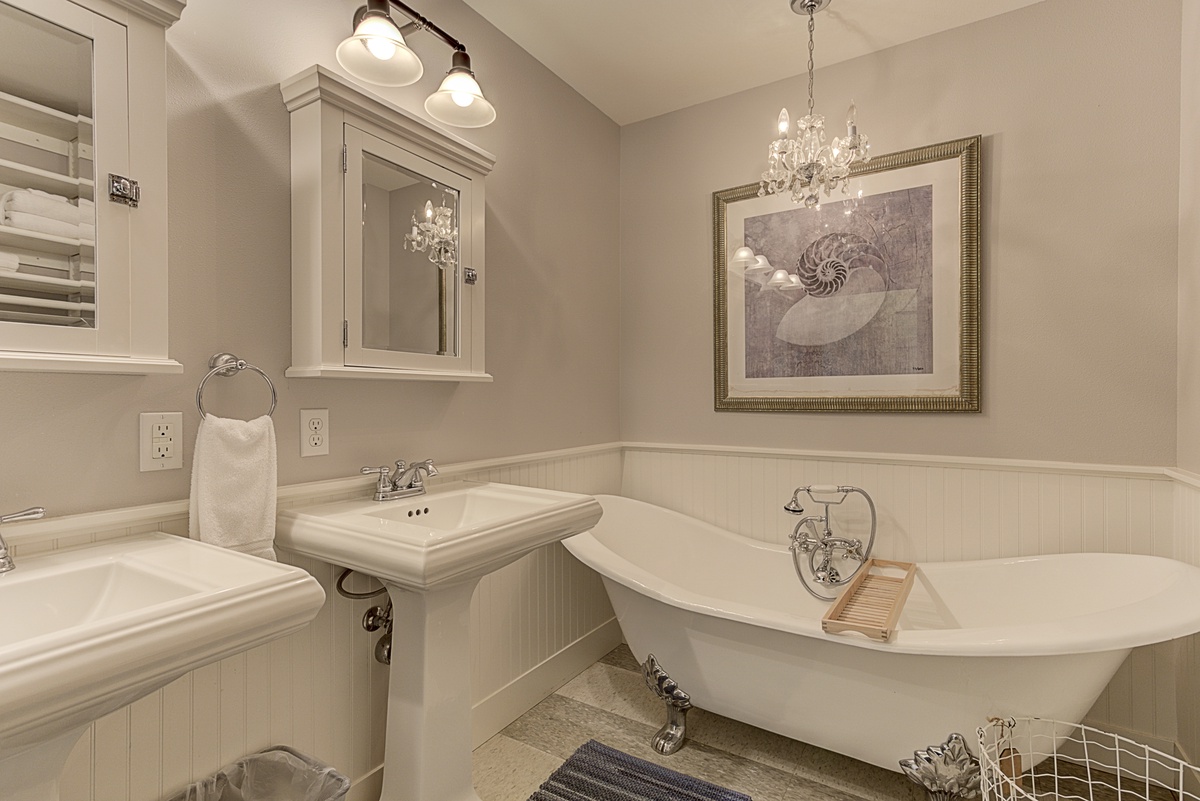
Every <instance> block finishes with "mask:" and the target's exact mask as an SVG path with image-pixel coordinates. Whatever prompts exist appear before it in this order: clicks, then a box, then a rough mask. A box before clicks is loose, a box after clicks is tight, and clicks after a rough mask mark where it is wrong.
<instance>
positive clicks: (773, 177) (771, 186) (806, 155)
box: [758, 0, 871, 208]
mask: <svg viewBox="0 0 1200 801" xmlns="http://www.w3.org/2000/svg"><path fill="white" fill-rule="evenodd" d="M830 2H831V0H791V4H792V11H795V12H796V13H797V14H808V115H807V116H805V117H802V118H801V119H799V120H797V121H796V136H795V137H794V138H793V137H792V136H790V133H791V118H790V117H788V111H787V109H786V108H785V109H783V110H782V111H780V112H779V138H778V139H776V140H775V141H774V142H772V143H771V145H770V148H769V149H768V151H767V171H766V172H764V173H763V174H762V181H761V182H760V183H759V185H758V196H759V197H762V196H764V195H766V194H767V193H770V194H773V195H774V194H783V193H784V192H790V193H791V195H792V202H793V203H803V204H804V205H805V206H806V207H808V208H812V207H814V206H817V205H820V203H821V194H822V193H824V195H825V196H826V197H828V196H829V194H830V192H832V191H833V190H835V189H838V188H840V189H841V190H842V193H843V194H849V193H850V166H851V165H852V164H855V163H857V162H866V161H870V160H871V153H870V150H871V146H870V144H868V143H867V137H866V136H865V135H863V134H860V133H859V132H858V124H857V121H856V119H855V117H856V113H857V109H856V108H855V106H854V103H853V101H852V102H851V103H850V108H849V109H848V110H847V112H846V138H845V139H841V138H838V137H836V136H835V137H834V138H833V142H832V143H831V144H828V145H827V144H825V118H824V117H823V116H821V115H820V114H817V113H815V112H814V111H813V48H814V45H813V32H814V31H815V30H816V23H815V22H814V20H813V15H814V14H815V13H816V12H818V11H820V10H821V9H823V8H825V7H826V6H828V5H829V3H830Z"/></svg>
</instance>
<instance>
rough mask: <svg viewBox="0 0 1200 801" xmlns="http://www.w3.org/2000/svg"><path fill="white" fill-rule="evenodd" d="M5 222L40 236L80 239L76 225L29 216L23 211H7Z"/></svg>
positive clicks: (37, 215)
mask: <svg viewBox="0 0 1200 801" xmlns="http://www.w3.org/2000/svg"><path fill="white" fill-rule="evenodd" d="M3 222H4V224H5V225H10V226H12V227H13V228H20V229H21V230H22V231H36V232H38V233H39V234H49V235H50V236H61V237H65V238H67V239H78V238H79V226H78V225H76V224H75V223H69V222H63V221H62V220H52V219H50V218H49V217H42V216H41V215H39V214H29V213H27V212H23V211H5V212H4V217H3Z"/></svg>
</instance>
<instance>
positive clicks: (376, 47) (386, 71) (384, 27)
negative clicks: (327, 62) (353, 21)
mask: <svg viewBox="0 0 1200 801" xmlns="http://www.w3.org/2000/svg"><path fill="white" fill-rule="evenodd" d="M337 60H338V63H339V64H341V65H342V67H343V68H345V70H346V72H348V73H350V74H351V75H353V76H354V77H355V78H358V79H360V80H363V81H367V82H368V83H373V84H376V85H378V86H408V85H409V84H412V83H416V82H417V81H419V80H420V79H421V76H422V75H424V74H425V67H424V65H422V64H421V59H419V58H417V54H416V53H414V52H413V51H412V50H411V49H409V47H408V45H406V44H405V43H404V37H403V36H401V35H400V29H399V28H397V27H396V26H395V24H394V23H393V22H392V20H391V19H390V18H389V17H386V16H384V15H382V14H368V15H367V16H365V17H363V19H362V22H360V23H358V27H357V28H355V29H354V33H353V34H351V35H350V36H348V37H346V38H345V39H343V40H342V43H341V44H340V45H338V48H337Z"/></svg>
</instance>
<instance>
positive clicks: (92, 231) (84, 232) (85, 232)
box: [79, 223, 96, 242]
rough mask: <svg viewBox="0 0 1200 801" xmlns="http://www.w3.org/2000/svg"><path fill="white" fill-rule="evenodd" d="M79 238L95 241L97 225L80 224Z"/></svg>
mask: <svg viewBox="0 0 1200 801" xmlns="http://www.w3.org/2000/svg"><path fill="white" fill-rule="evenodd" d="M79 238H80V239H86V240H87V241H88V242H95V241H96V226H95V225H93V224H92V223H81V224H80V226H79Z"/></svg>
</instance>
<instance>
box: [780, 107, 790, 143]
mask: <svg viewBox="0 0 1200 801" xmlns="http://www.w3.org/2000/svg"><path fill="white" fill-rule="evenodd" d="M791 127H792V120H791V118H790V117H789V116H788V111H787V109H786V108H785V109H782V110H780V112H779V135H780V136H782V137H786V136H787V135H788V131H789V130H790V129H791Z"/></svg>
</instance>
